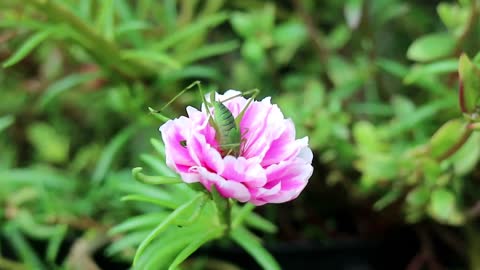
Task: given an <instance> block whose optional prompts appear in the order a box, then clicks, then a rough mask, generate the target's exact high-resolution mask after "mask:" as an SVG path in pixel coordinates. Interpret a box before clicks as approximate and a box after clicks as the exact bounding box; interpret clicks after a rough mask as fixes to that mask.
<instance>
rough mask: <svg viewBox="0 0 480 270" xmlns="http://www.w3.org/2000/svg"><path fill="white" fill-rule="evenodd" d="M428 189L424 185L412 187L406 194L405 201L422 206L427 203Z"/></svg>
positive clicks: (415, 205)
mask: <svg viewBox="0 0 480 270" xmlns="http://www.w3.org/2000/svg"><path fill="white" fill-rule="evenodd" d="M429 199H430V191H429V190H428V188H426V187H425V186H418V187H416V188H414V189H412V190H411V191H410V192H409V193H408V195H407V203H408V204H409V205H411V206H413V207H422V206H424V205H426V204H427V203H428V200H429Z"/></svg>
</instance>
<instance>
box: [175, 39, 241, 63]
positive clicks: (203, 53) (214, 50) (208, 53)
mask: <svg viewBox="0 0 480 270" xmlns="http://www.w3.org/2000/svg"><path fill="white" fill-rule="evenodd" d="M238 47H239V44H238V41H236V40H232V41H226V42H220V43H210V44H208V45H205V46H203V47H200V48H198V49H195V50H193V51H191V52H188V53H187V54H184V55H181V56H180V57H179V61H180V62H181V63H182V64H184V65H185V64H189V63H193V62H196V61H199V60H201V59H205V58H208V57H212V56H216V55H221V54H225V53H228V52H231V51H234V50H236V49H237V48H238Z"/></svg>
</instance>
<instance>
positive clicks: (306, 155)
mask: <svg viewBox="0 0 480 270" xmlns="http://www.w3.org/2000/svg"><path fill="white" fill-rule="evenodd" d="M301 140H306V141H307V143H306V144H305V145H303V144H301V145H303V147H302V148H301V149H300V151H299V152H298V155H297V158H299V159H302V160H303V161H305V163H308V164H311V163H312V161H313V153H312V149H310V148H309V147H308V137H305V138H302V139H301Z"/></svg>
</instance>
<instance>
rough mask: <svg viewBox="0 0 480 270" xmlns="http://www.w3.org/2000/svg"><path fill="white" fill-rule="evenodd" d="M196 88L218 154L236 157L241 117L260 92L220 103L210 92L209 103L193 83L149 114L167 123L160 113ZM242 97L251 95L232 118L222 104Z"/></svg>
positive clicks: (248, 93) (166, 119) (239, 145)
mask: <svg viewBox="0 0 480 270" xmlns="http://www.w3.org/2000/svg"><path fill="white" fill-rule="evenodd" d="M194 86H198V89H199V90H200V95H201V96H202V101H203V104H205V106H206V107H207V108H206V109H207V113H208V116H209V119H208V121H209V124H210V126H212V127H213V128H214V129H215V139H216V141H217V143H218V145H219V148H220V152H221V153H222V155H223V156H226V155H234V156H236V157H238V156H239V155H240V154H241V152H242V149H241V145H242V142H243V139H242V135H244V134H242V133H241V130H240V122H241V121H242V118H243V115H244V114H245V111H246V110H247V108H248V106H250V104H251V103H252V101H253V100H254V99H255V97H256V96H257V95H258V93H259V92H260V91H259V90H258V89H253V90H249V91H246V92H243V93H241V94H238V95H234V96H232V97H229V98H227V99H225V100H222V101H217V100H215V92H210V101H208V100H207V99H206V96H205V95H204V93H203V90H202V87H201V83H200V81H195V82H193V83H192V84H190V85H189V86H187V87H186V88H185V89H183V90H182V91H180V93H178V94H177V95H176V96H175V97H173V99H172V100H170V101H169V102H168V103H167V104H165V105H164V106H163V107H162V108H161V109H160V110H159V111H156V110H154V109H152V108H149V110H150V112H151V113H154V114H155V115H156V116H157V118H159V119H160V120H162V121H168V120H169V118H168V117H165V116H164V115H162V114H161V112H162V111H163V110H164V109H165V108H166V107H167V106H169V105H170V104H171V103H172V102H173V101H174V100H175V99H177V98H178V97H179V96H180V95H182V94H183V93H184V92H185V91H187V90H189V89H191V88H193V87H194ZM242 95H251V97H250V98H249V99H248V101H247V104H246V105H245V107H244V108H243V109H242V110H241V111H240V113H239V114H238V115H237V117H233V114H232V113H231V112H230V110H229V109H228V108H227V107H226V106H225V105H224V104H223V102H225V101H228V100H231V99H234V98H237V97H239V96H242ZM181 143H182V146H186V144H185V141H182V142H181Z"/></svg>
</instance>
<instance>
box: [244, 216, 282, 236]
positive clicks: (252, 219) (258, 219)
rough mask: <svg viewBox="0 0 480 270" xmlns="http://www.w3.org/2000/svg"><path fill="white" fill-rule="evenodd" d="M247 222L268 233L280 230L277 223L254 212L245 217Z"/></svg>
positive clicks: (248, 224) (250, 225)
mask: <svg viewBox="0 0 480 270" xmlns="http://www.w3.org/2000/svg"><path fill="white" fill-rule="evenodd" d="M245 224H246V225H247V226H249V227H251V228H255V229H257V230H260V231H264V232H267V233H276V232H277V231H278V229H277V226H275V224H273V223H272V222H271V221H269V220H267V219H265V218H264V217H262V216H260V215H258V214H257V213H254V212H252V213H250V214H248V215H247V216H246V217H245Z"/></svg>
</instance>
